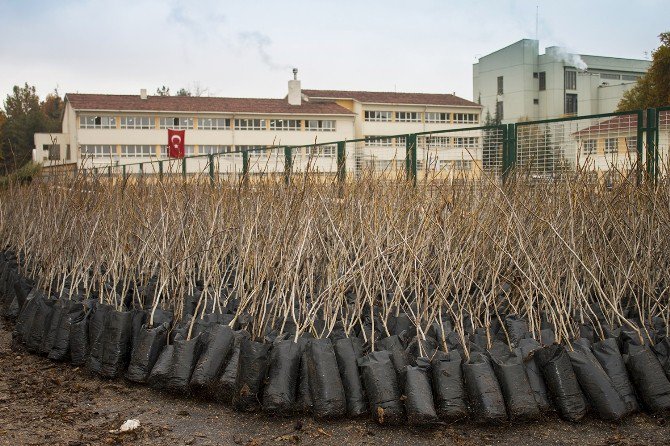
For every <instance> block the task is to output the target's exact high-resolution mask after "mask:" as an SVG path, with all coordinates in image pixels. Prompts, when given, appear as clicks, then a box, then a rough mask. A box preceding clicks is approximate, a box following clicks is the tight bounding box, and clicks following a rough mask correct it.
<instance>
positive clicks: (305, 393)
mask: <svg viewBox="0 0 670 446" xmlns="http://www.w3.org/2000/svg"><path fill="white" fill-rule="evenodd" d="M310 342H311V339H308V338H303V348H302V354H301V355H300V375H299V377H298V396H297V398H296V410H298V411H300V412H305V413H311V412H312V409H313V407H314V405H313V404H312V392H310V390H309V370H308V368H307V345H308V344H309V343H310Z"/></svg>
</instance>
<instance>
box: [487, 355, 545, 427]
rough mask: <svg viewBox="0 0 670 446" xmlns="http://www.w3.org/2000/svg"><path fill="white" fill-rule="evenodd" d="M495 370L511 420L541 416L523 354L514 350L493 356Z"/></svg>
mask: <svg viewBox="0 0 670 446" xmlns="http://www.w3.org/2000/svg"><path fill="white" fill-rule="evenodd" d="M491 360H492V365H493V371H494V372H495V374H496V378H498V383H500V390H501V391H502V394H503V399H504V400H505V406H506V407H507V413H508V415H509V417H510V419H511V420H533V419H535V418H538V417H539V416H540V409H539V407H538V405H537V402H536V401H535V395H534V393H533V389H532V388H531V386H530V383H529V382H528V376H527V374H526V369H525V368H524V366H523V361H522V360H521V356H520V355H519V354H517V352H516V351H514V352H509V351H508V352H507V353H506V354H505V355H497V356H491Z"/></svg>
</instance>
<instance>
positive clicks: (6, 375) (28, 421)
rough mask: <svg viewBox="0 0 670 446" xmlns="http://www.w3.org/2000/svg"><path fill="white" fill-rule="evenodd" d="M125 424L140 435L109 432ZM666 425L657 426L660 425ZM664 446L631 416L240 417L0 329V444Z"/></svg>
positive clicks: (654, 431)
mask: <svg viewBox="0 0 670 446" xmlns="http://www.w3.org/2000/svg"><path fill="white" fill-rule="evenodd" d="M127 419H137V420H139V421H140V427H139V428H138V429H136V430H134V431H131V432H127V433H118V432H117V431H118V429H119V427H120V426H121V424H123V422H124V421H125V420H127ZM666 421H667V422H666ZM47 444H48V445H67V446H84V445H154V446H155V445H202V446H204V445H246V446H261V445H277V446H281V445H296V444H303V445H336V446H343V445H377V446H379V445H424V444H426V445H431V446H437V445H459V446H466V445H494V444H513V445H514V446H524V445H533V446H534V445H545V444H546V445H571V446H576V445H602V446H608V445H670V420H665V419H663V418H654V417H650V416H648V415H636V416H634V417H631V418H628V419H627V420H625V421H624V422H623V423H621V424H619V425H616V424H611V423H604V422H601V421H599V420H596V419H593V418H589V419H587V420H585V421H584V422H582V423H579V424H573V423H567V422H564V421H561V420H560V419H559V418H558V417H557V416H551V417H548V418H547V419H546V420H543V421H539V422H536V423H530V424H508V425H503V426H496V427H492V426H478V425H475V424H472V423H470V422H467V421H466V422H460V423H455V424H441V425H438V426H435V427H434V428H431V429H412V428H409V427H402V428H400V427H386V426H378V425H376V424H375V423H373V422H371V421H368V420H365V419H363V420H340V421H335V422H325V421H314V420H313V419H312V418H310V417H290V418H276V417H275V418H273V417H269V416H267V415H264V414H262V413H259V414H241V413H237V412H234V411H232V410H230V409H229V408H227V407H224V406H221V405H217V404H210V403H207V402H205V401H197V400H187V399H182V398H174V397H171V396H170V395H166V394H164V393H160V392H156V391H153V390H151V389H149V388H147V387H144V386H137V385H132V384H129V383H127V382H124V381H123V380H115V381H109V380H102V379H99V378H97V377H92V376H91V375H90V374H89V373H88V372H87V371H86V370H84V369H80V368H75V367H72V366H70V365H69V364H66V363H54V362H51V361H49V360H48V359H45V358H41V357H38V356H35V355H31V354H29V353H27V352H25V351H24V350H23V349H22V348H20V347H16V346H14V347H12V335H11V325H10V324H8V323H7V322H6V321H0V445H47Z"/></svg>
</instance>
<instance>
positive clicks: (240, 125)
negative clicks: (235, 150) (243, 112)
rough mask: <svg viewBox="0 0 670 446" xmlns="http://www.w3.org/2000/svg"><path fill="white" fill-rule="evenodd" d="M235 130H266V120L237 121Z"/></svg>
mask: <svg viewBox="0 0 670 446" xmlns="http://www.w3.org/2000/svg"><path fill="white" fill-rule="evenodd" d="M235 130H265V119H236V120H235Z"/></svg>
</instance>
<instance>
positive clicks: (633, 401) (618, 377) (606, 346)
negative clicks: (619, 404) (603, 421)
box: [591, 338, 640, 412]
mask: <svg viewBox="0 0 670 446" xmlns="http://www.w3.org/2000/svg"><path fill="white" fill-rule="evenodd" d="M591 348H592V351H593V355H594V356H595V357H596V359H597V360H598V362H599V363H600V365H601V366H602V368H603V370H605V373H607V376H609V377H610V379H611V380H612V384H613V385H614V388H615V389H616V390H617V392H618V393H619V395H621V398H622V399H623V401H624V403H625V404H626V407H627V408H628V411H629V412H637V411H638V410H640V406H639V404H638V402H637V398H636V397H635V390H634V389H633V383H631V381H630V379H629V378H628V372H627V371H626V364H625V363H624V361H623V357H622V356H621V353H620V352H619V346H618V345H617V342H616V339H614V338H607V339H605V340H603V341H600V342H596V343H594V344H593V345H592V346H591Z"/></svg>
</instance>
